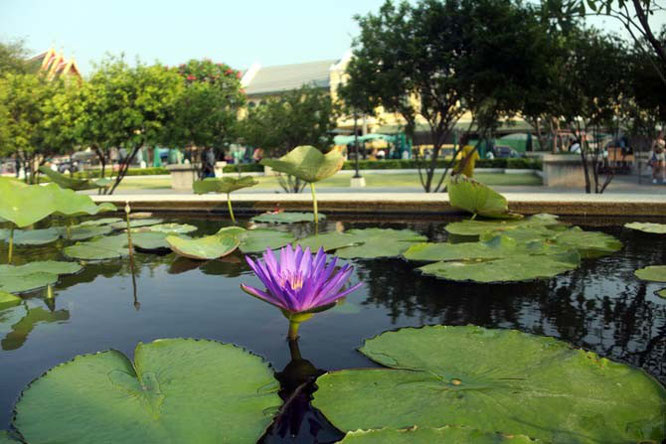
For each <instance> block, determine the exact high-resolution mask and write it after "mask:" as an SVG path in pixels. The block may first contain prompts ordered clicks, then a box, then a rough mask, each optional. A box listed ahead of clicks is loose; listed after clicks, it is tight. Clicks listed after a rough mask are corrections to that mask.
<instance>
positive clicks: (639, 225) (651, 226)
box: [624, 222, 666, 234]
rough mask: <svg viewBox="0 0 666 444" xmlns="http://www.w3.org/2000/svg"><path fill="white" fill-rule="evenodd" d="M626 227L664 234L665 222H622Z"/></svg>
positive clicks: (665, 230)
mask: <svg viewBox="0 0 666 444" xmlns="http://www.w3.org/2000/svg"><path fill="white" fill-rule="evenodd" d="M624 226H625V227H626V228H631V229H632V230H638V231H642V232H644V233H653V234H666V224H656V223H652V222H630V223H626V224H624Z"/></svg>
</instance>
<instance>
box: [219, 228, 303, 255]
mask: <svg viewBox="0 0 666 444" xmlns="http://www.w3.org/2000/svg"><path fill="white" fill-rule="evenodd" d="M223 230H224V229H223ZM238 238H239V240H240V245H239V246H238V248H239V249H240V250H241V251H242V252H243V253H258V252H260V251H265V250H266V249H267V248H270V249H271V250H274V249H276V248H280V247H284V246H285V245H287V244H290V243H292V242H293V241H294V239H295V238H294V235H293V234H291V233H289V232H286V231H277V230H271V229H268V228H257V229H254V230H245V231H244V232H243V233H241V234H239V235H238Z"/></svg>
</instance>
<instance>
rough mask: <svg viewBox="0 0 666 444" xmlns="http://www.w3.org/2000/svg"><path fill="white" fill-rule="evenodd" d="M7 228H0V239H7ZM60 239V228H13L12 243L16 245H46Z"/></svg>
mask: <svg viewBox="0 0 666 444" xmlns="http://www.w3.org/2000/svg"><path fill="white" fill-rule="evenodd" d="M9 236H10V231H9V230H0V239H2V240H4V241H8V240H9ZM58 239H60V229H58V228H43V229H37V230H14V244H16V245H46V244H50V243H52V242H55V241H57V240H58Z"/></svg>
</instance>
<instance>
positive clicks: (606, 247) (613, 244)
mask: <svg viewBox="0 0 666 444" xmlns="http://www.w3.org/2000/svg"><path fill="white" fill-rule="evenodd" d="M554 242H555V243H557V244H558V245H561V246H563V247H569V248H575V249H576V250H578V251H579V252H580V255H581V257H583V258H598V257H601V256H607V255H609V254H612V253H615V252H616V251H619V250H621V249H622V242H620V241H619V240H617V239H616V238H615V237H613V236H611V235H610V234H606V233H601V232H599V231H583V230H582V229H581V228H580V227H571V228H569V229H568V230H566V231H563V232H561V233H559V234H557V236H555V238H554Z"/></svg>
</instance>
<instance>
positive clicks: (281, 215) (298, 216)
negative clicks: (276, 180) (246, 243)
mask: <svg viewBox="0 0 666 444" xmlns="http://www.w3.org/2000/svg"><path fill="white" fill-rule="evenodd" d="M324 219H326V215H325V214H321V213H319V220H320V221H321V220H324ZM250 220H251V221H252V222H256V223H266V224H295V223H299V222H314V213H299V212H287V211H280V212H273V213H272V212H268V213H262V214H260V215H258V216H254V217H253V218H252V219H250Z"/></svg>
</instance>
